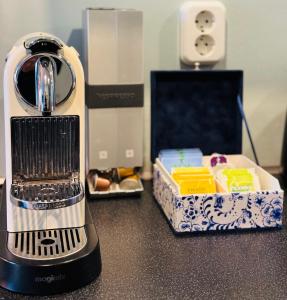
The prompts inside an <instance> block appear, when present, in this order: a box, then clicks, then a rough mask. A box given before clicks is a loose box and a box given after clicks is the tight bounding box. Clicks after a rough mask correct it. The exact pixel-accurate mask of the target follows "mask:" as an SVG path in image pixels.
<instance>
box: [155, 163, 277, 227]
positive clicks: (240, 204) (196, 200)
mask: <svg viewBox="0 0 287 300" xmlns="http://www.w3.org/2000/svg"><path fill="white" fill-rule="evenodd" d="M154 196H155V198H156V199H157V201H158V202H159V204H160V205H161V207H162V209H163V211H164V213H165V214H166V216H167V217H168V219H169V221H170V223H171V224H172V226H173V228H174V229H175V231H177V232H186V231H190V232H194V231H206V230H228V229H236V228H263V227H280V226H282V214H283V193H282V192H278V191H272V192H267V191H266V192H263V191H262V192H257V193H246V194H240V193H233V194H226V195H224V196H222V195H220V194H212V195H211V194H209V195H199V196H196V195H190V196H185V197H181V196H178V195H175V193H174V192H173V189H172V187H171V185H170V183H168V181H166V180H165V179H164V177H163V176H162V175H161V173H160V171H159V170H158V169H156V168H154Z"/></svg>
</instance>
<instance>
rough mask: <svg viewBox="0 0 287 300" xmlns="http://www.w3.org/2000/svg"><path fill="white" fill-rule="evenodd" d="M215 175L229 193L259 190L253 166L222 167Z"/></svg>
mask: <svg viewBox="0 0 287 300" xmlns="http://www.w3.org/2000/svg"><path fill="white" fill-rule="evenodd" d="M216 177H217V179H218V180H219V181H220V183H221V184H222V186H223V187H224V188H225V189H226V191H228V192H231V193H241V192H255V191H259V190H260V184H259V179H258V176H257V174H256V173H255V170H254V169H253V168H249V169H247V168H235V169H222V170H219V171H218V172H217V173H216Z"/></svg>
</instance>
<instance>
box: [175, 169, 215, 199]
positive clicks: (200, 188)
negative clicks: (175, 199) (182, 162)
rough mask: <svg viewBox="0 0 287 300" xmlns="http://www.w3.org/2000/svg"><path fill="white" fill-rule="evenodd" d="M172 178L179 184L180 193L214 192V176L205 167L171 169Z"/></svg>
mask: <svg viewBox="0 0 287 300" xmlns="http://www.w3.org/2000/svg"><path fill="white" fill-rule="evenodd" d="M171 176H172V178H173V179H174V180H175V182H176V183H177V184H178V185H179V189H180V193H181V194H182V195H187V194H209V193H215V192H216V185H215V181H214V176H213V174H211V172H210V170H209V168H206V167H181V168H173V169H172V175H171Z"/></svg>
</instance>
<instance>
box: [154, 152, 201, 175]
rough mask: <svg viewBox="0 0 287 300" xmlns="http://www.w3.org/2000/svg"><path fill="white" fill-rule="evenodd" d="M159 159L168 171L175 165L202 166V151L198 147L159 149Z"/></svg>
mask: <svg viewBox="0 0 287 300" xmlns="http://www.w3.org/2000/svg"><path fill="white" fill-rule="evenodd" d="M159 159H160V161H161V163H162V164H163V165H164V167H165V168H166V170H167V171H168V172H169V173H171V170H172V169H173V168H176V167H197V166H202V152H201V151H200V149H198V148H190V149H165V150H161V151H160V153H159Z"/></svg>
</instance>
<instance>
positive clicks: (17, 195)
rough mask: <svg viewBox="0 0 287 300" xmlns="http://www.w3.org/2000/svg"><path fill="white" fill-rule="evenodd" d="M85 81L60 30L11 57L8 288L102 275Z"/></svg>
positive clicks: (2, 251) (7, 91)
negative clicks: (91, 205)
mask: <svg viewBox="0 0 287 300" xmlns="http://www.w3.org/2000/svg"><path fill="white" fill-rule="evenodd" d="M84 87H85V85H84V75H83V69H82V65H81V63H80V60H79V55H78V53H77V51H76V50H75V49H74V48H73V47H68V46H67V45H65V44H64V43H63V42H62V41H61V40H60V39H58V38H57V37H55V36H52V35H50V34H46V33H33V34H30V35H27V36H25V37H23V38H21V39H20V40H19V41H18V42H17V43H16V44H15V45H14V46H13V48H12V49H11V51H10V52H9V53H8V55H7V58H6V64H5V70H4V113H5V120H4V122H5V150H6V182H5V185H4V191H3V193H2V195H3V200H2V201H1V227H0V242H1V245H2V247H1V248H0V285H1V286H2V287H4V288H6V289H8V290H11V291H16V292H20V293H29V294H50V293H58V292H64V291H67V290H70V289H75V288H78V287H80V286H82V285H84V284H86V283H88V282H90V281H92V280H93V279H94V278H96V277H97V276H98V275H99V274H100V271H101V257H100V247H99V240H98V237H97V233H96V230H95V226H94V224H93V222H92V219H91V216H90V213H89V210H88V207H87V203H86V199H85V177H86V171H85V135H86V132H85V122H86V121H85V95H84Z"/></svg>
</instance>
